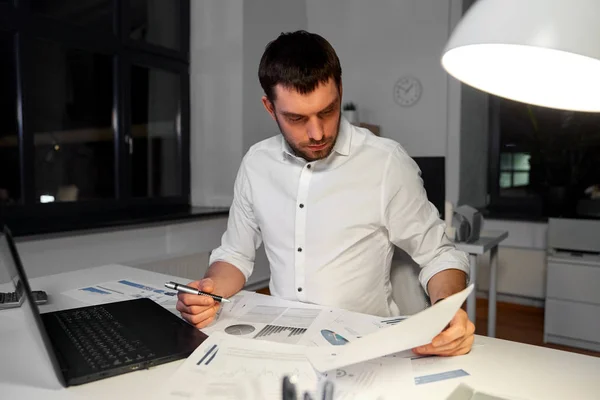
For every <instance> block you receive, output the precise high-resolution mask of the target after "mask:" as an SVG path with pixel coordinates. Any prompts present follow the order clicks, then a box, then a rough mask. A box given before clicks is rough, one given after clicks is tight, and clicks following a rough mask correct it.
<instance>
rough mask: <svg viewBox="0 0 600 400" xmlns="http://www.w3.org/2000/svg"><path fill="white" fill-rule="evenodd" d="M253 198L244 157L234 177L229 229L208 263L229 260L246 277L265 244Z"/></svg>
mask: <svg viewBox="0 0 600 400" xmlns="http://www.w3.org/2000/svg"><path fill="white" fill-rule="evenodd" d="M251 199H252V193H251V189H250V184H249V182H248V177H247V171H246V165H245V160H244V161H242V164H241V166H240V169H239V171H238V174H237V177H236V179H235V185H234V189H233V203H232V204H231V208H230V209H229V219H228V221H227V230H226V231H225V233H224V234H223V236H222V238H221V246H219V247H218V248H216V249H215V250H213V251H212V252H211V255H210V259H209V265H212V264H213V263H214V262H215V261H225V262H228V263H230V264H232V265H233V266H235V267H236V268H237V269H239V270H240V271H241V272H242V274H244V276H245V277H246V280H248V278H249V277H250V275H251V274H252V271H253V270H254V259H255V256H256V249H258V248H259V247H260V245H261V243H262V236H261V233H260V229H259V227H258V223H257V221H256V217H255V215H254V210H253V207H252V201H251Z"/></svg>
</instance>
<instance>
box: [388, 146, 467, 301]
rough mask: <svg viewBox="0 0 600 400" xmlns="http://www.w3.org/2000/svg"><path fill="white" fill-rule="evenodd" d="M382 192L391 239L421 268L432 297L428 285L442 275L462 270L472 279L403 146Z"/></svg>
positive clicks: (390, 164) (463, 256) (396, 153)
mask: <svg viewBox="0 0 600 400" xmlns="http://www.w3.org/2000/svg"><path fill="white" fill-rule="evenodd" d="M382 191H383V193H382V214H383V215H382V218H383V221H384V224H385V227H386V228H387V231H388V235H389V239H390V241H391V242H392V243H393V244H394V245H396V246H398V247H400V248H401V249H403V250H404V251H406V252H407V253H408V254H409V255H410V256H411V257H412V258H413V260H414V261H415V262H416V263H417V264H419V266H420V267H421V272H420V274H419V280H420V282H421V285H422V286H423V289H424V290H425V292H426V293H427V294H428V295H429V291H428V290H427V284H428V283H429V280H430V279H431V278H432V277H433V276H434V275H435V274H437V273H438V272H441V271H444V270H447V269H458V270H461V271H463V272H465V273H466V274H467V277H468V276H469V261H468V258H467V254H466V253H464V252H462V251H460V250H457V249H456V247H455V246H454V244H453V243H452V242H450V240H448V237H447V236H446V233H445V230H446V224H445V223H444V221H442V220H441V219H440V216H439V212H438V210H437V209H436V208H435V206H434V205H433V204H431V202H429V200H428V199H427V193H426V192H425V188H424V187H423V180H422V179H421V171H420V169H419V167H418V166H417V164H416V163H415V161H414V160H413V159H412V158H410V157H409V156H408V154H406V152H405V151H404V149H402V147H400V146H398V148H396V149H395V151H394V152H393V153H392V154H391V155H390V158H389V159H388V162H387V165H386V168H385V172H384V178H383V185H382Z"/></svg>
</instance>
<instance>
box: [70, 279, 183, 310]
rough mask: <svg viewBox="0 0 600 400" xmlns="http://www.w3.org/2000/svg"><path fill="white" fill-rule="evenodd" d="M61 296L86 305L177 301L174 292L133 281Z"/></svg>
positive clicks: (84, 288)
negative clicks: (133, 301)
mask: <svg viewBox="0 0 600 400" xmlns="http://www.w3.org/2000/svg"><path fill="white" fill-rule="evenodd" d="M62 294H64V295H67V296H69V297H72V298H74V299H76V300H78V301H81V302H83V303H86V304H99V303H111V302H115V301H123V300H132V299H139V298H148V299H151V300H154V301H155V302H157V303H159V304H162V303H166V302H169V301H173V302H175V301H177V292H176V291H174V290H169V289H166V288H160V287H156V286H154V285H150V284H147V283H143V282H138V281H136V280H135V279H120V280H118V281H112V282H104V283H100V284H98V285H92V286H85V287H81V288H79V289H72V290H68V291H66V292H63V293H62Z"/></svg>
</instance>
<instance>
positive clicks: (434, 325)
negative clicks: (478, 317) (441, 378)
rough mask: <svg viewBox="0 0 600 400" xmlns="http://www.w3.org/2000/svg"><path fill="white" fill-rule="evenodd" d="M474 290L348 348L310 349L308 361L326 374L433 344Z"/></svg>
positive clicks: (459, 294) (457, 294)
mask: <svg viewBox="0 0 600 400" xmlns="http://www.w3.org/2000/svg"><path fill="white" fill-rule="evenodd" d="M471 291H473V285H470V286H469V287H468V288H466V289H465V290H463V291H461V292H459V293H456V294H454V295H452V296H449V297H447V298H446V299H444V301H441V302H438V303H437V304H435V305H434V306H432V307H429V308H427V309H425V310H424V311H421V312H420V313H418V314H415V315H413V316H411V317H409V318H407V319H405V320H403V321H402V322H401V323H398V324H396V325H393V326H390V327H388V328H385V329H380V330H378V331H376V332H373V333H371V334H368V335H366V336H363V337H362V338H360V339H359V340H356V341H354V342H351V343H347V344H346V345H344V346H337V347H335V348H334V349H332V348H327V347H312V348H308V349H307V355H308V359H309V361H310V362H311V364H312V365H313V367H315V369H316V370H317V371H321V372H325V371H330V370H333V369H336V368H342V367H345V366H348V365H352V364H356V363H360V362H363V361H368V360H372V359H375V358H379V357H382V356H385V355H389V354H393V353H397V352H401V351H403V350H408V349H412V348H414V347H417V346H421V345H424V344H427V343H430V342H431V340H432V339H433V338H434V337H435V336H436V335H437V334H439V333H440V332H441V331H442V330H443V329H444V328H445V327H446V325H448V323H449V322H450V320H451V319H452V317H454V315H455V314H456V312H457V311H458V309H459V308H460V306H461V305H462V304H463V303H464V301H465V300H466V298H467V297H468V296H469V294H470V293H471Z"/></svg>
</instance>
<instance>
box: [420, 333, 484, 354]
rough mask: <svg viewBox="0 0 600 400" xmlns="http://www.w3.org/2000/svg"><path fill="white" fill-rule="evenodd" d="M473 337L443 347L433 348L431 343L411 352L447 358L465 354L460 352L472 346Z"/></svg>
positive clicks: (460, 339)
mask: <svg viewBox="0 0 600 400" xmlns="http://www.w3.org/2000/svg"><path fill="white" fill-rule="evenodd" d="M473 340H474V337H473V336H466V337H461V338H459V339H456V340H454V341H452V342H450V343H448V344H445V345H443V346H434V345H432V344H431V343H430V344H428V345H425V346H420V347H417V348H415V349H414V350H413V352H415V353H416V354H419V355H438V356H449V355H457V353H461V354H466V353H468V351H466V352H461V350H462V349H464V348H467V349H470V348H471V346H472V345H473Z"/></svg>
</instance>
